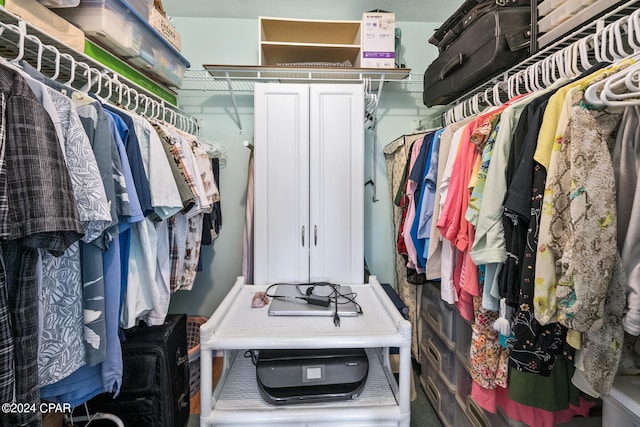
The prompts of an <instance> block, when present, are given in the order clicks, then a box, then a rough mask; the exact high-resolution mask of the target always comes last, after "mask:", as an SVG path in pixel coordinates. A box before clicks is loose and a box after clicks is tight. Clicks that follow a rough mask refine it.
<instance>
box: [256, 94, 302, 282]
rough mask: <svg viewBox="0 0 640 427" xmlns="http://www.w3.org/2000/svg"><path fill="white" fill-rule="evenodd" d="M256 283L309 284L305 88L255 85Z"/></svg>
mask: <svg viewBox="0 0 640 427" xmlns="http://www.w3.org/2000/svg"><path fill="white" fill-rule="evenodd" d="M254 96H255V100H254V115H255V130H254V133H255V136H254V191H255V193H254V228H253V229H254V282H255V283H256V284H267V283H277V282H290V283H305V282H308V281H309V87H308V85H298V84H269V83H256V84H255V93H254Z"/></svg>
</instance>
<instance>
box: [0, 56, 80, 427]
mask: <svg viewBox="0 0 640 427" xmlns="http://www.w3.org/2000/svg"><path fill="white" fill-rule="evenodd" d="M0 93H1V94H2V96H3V100H4V101H5V103H4V107H3V114H2V121H1V122H0V124H1V125H2V130H1V131H0V135H2V134H4V139H3V140H0V143H1V145H2V146H3V150H4V154H5V157H4V164H3V165H0V166H3V167H0V178H2V181H1V182H0V189H1V190H2V193H1V194H0V206H2V208H0V214H4V210H5V209H6V208H5V206H8V212H9V214H8V215H6V216H4V217H3V218H2V219H3V221H2V223H1V224H0V236H2V237H3V238H6V239H8V240H6V241H5V242H4V243H3V258H4V259H3V261H4V263H5V267H6V289H7V294H8V310H9V313H10V315H11V330H12V333H11V334H10V335H9V336H7V335H6V331H7V326H6V323H5V322H6V320H5V319H2V311H3V309H4V308H3V307H2V306H1V304H2V301H0V381H1V382H0V393H2V403H5V402H10V401H15V402H18V403H29V404H36V405H38V403H39V401H40V397H39V389H38V368H37V352H38V279H37V268H36V264H37V262H38V254H37V248H42V249H46V250H48V251H49V252H50V253H51V254H52V255H55V256H59V255H61V254H62V253H63V252H64V251H65V250H66V249H67V247H69V245H71V244H72V243H73V242H76V241H77V240H79V239H80V238H81V237H82V225H81V224H80V221H79V220H78V214H77V210H76V206H75V199H74V197H73V187H72V185H71V180H70V178H69V173H68V172H67V169H66V164H65V160H64V156H63V153H62V151H61V149H60V143H59V142H58V137H57V135H56V131H55V128H54V126H53V123H52V121H51V118H50V117H49V115H48V113H47V112H46V111H45V109H44V108H43V107H42V104H41V103H40V101H39V100H38V99H36V97H35V95H34V94H33V92H32V91H31V89H30V88H29V86H28V85H27V84H26V82H25V81H24V79H23V78H22V77H21V76H20V75H19V74H18V72H16V71H14V70H13V69H11V68H7V67H4V66H0ZM1 276H2V275H0V277H1ZM0 282H2V280H0ZM0 287H2V283H0ZM0 290H1V289H0ZM11 340H13V345H14V352H15V357H14V361H11V360H7V358H6V356H7V353H5V351H4V349H6V348H8V347H10V346H11V344H10V343H11ZM13 363H15V378H14V381H15V383H14V384H12V379H11V378H6V376H5V375H4V373H6V372H7V369H6V368H7V367H10V366H12V364H13ZM9 372H11V370H9ZM14 385H15V396H13V397H14V399H5V398H6V397H7V396H11V395H12V389H13V386H14ZM7 393H8V394H7ZM40 419H41V415H40V413H39V411H36V412H35V413H28V414H0V424H2V425H20V426H22V425H39V424H40V423H41V421H40Z"/></svg>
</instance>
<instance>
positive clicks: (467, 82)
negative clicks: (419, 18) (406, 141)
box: [422, 7, 531, 107]
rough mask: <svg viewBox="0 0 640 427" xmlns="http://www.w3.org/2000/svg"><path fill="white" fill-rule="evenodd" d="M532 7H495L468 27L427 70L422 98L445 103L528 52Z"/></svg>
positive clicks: (487, 78)
mask: <svg viewBox="0 0 640 427" xmlns="http://www.w3.org/2000/svg"><path fill="white" fill-rule="evenodd" d="M530 21H531V11H530V8H529V7H511V8H502V9H499V10H492V11H489V12H487V13H486V14H485V15H483V16H481V17H480V18H478V19H477V20H476V21H475V22H473V24H472V25H470V26H469V27H467V28H466V29H465V30H464V31H463V32H462V34H460V35H459V36H458V38H456V39H455V40H454V41H453V42H452V43H451V44H450V45H449V46H448V47H447V49H446V50H444V51H443V52H441V53H440V55H439V56H438V57H437V58H436V59H435V60H434V61H433V62H432V63H431V65H429V67H428V68H427V70H426V71H425V73H424V87H423V96H422V99H423V102H424V104H425V105H426V106H427V107H432V106H434V105H444V104H448V103H449V102H451V101H453V100H454V99H456V98H457V97H459V96H460V95H462V94H464V93H465V92H467V91H469V90H470V89H472V88H473V87H475V86H478V85H479V84H480V83H484V82H485V81H487V80H489V79H490V78H491V77H494V76H495V75H497V74H498V73H500V72H501V71H504V70H506V69H508V68H509V67H511V66H513V65H515V64H516V63H518V62H519V61H521V60H523V59H524V58H525V57H526V56H527V55H528V49H527V47H528V45H529V42H530V39H529V30H530V25H531V22H530Z"/></svg>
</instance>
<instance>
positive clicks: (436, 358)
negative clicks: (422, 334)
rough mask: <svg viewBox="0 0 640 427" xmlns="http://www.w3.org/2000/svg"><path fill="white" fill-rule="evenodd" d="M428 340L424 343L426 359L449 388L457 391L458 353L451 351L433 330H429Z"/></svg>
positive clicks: (427, 331) (427, 332)
mask: <svg viewBox="0 0 640 427" xmlns="http://www.w3.org/2000/svg"><path fill="white" fill-rule="evenodd" d="M426 334H427V339H426V341H423V343H422V345H423V349H424V356H425V357H424V358H425V359H427V361H429V363H430V364H431V365H432V366H434V367H435V369H436V370H437V371H438V372H439V374H440V375H441V376H442V379H443V381H444V382H445V383H447V387H448V388H449V389H451V390H454V391H455V390H456V353H455V350H450V349H449V348H447V347H446V346H445V344H444V342H443V341H442V340H441V339H440V337H438V336H437V335H436V334H435V333H433V331H432V330H430V329H429V328H427V330H426Z"/></svg>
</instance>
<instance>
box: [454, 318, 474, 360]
mask: <svg viewBox="0 0 640 427" xmlns="http://www.w3.org/2000/svg"><path fill="white" fill-rule="evenodd" d="M454 322H455V328H456V334H455V337H456V352H457V353H458V357H459V358H461V359H462V360H465V361H466V364H467V365H469V354H470V352H471V338H472V333H473V330H472V328H471V325H470V324H469V322H467V321H466V320H465V319H464V318H463V317H462V315H461V314H460V312H459V311H458V310H455V321H454Z"/></svg>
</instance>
